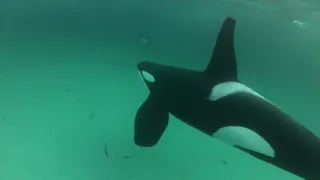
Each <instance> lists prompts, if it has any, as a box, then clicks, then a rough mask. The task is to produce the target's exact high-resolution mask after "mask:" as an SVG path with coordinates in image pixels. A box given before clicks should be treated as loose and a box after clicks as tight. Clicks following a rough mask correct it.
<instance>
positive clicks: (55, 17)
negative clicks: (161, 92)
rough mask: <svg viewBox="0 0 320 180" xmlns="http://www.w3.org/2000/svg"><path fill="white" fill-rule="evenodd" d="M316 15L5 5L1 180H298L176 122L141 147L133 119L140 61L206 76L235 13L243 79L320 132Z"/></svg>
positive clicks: (121, 5)
mask: <svg viewBox="0 0 320 180" xmlns="http://www.w3.org/2000/svg"><path fill="white" fill-rule="evenodd" d="M319 9H320V8H319V4H315V3H312V1H303V3H302V2H298V1H292V2H291V1H281V2H280V1H274V2H273V1H268V2H264V3H263V2H262V1H236V0H234V1H231V0H230V1H227V0H226V1H213V0H210V1H209V0H204V1H198V0H194V1H191V0H166V1H155V0H151V1H146V0H133V1H124V0H112V1H110V0H108V1H96V0H95V1H75V0H60V1H59V0H55V1H48V0H47V1H39V0H38V1H35V0H31V1H21V0H20V1H19V0H11V1H9V0H5V1H4V0H2V1H0V82H1V94H0V116H1V120H0V147H1V148H0V179H3V180H57V179H59V180H106V179H107V180H150V179H153V180H211V179H216V180H233V179H237V180H238V179H239V180H291V179H292V180H295V179H299V178H297V177H294V176H293V175H291V174H289V173H287V172H283V171H282V170H279V169H277V168H275V167H272V166H270V165H268V164H265V163H262V162H260V161H258V160H256V159H254V158H252V157H250V156H248V155H246V154H244V153H242V152H239V151H238V150H235V149H233V148H231V147H229V146H227V145H225V144H223V143H221V142H219V141H217V140H213V139H211V138H209V137H206V136H205V135H203V134H201V133H200V132H198V131H196V130H194V129H191V128H190V127H188V126H186V125H184V124H182V123H180V122H178V121H176V120H172V121H170V126H169V128H168V130H167V131H166V133H165V135H164V137H163V138H162V140H161V143H160V144H159V145H158V146H156V147H154V148H152V149H148V148H147V149H143V148H138V147H136V146H135V145H134V144H133V117H134V115H135V111H136V109H137V107H138V106H139V105H140V104H141V102H142V101H143V100H144V98H145V97H146V95H147V90H146V89H145V88H144V86H143V84H142V83H141V82H139V81H140V79H139V77H138V75H137V70H136V63H137V62H139V61H141V60H145V59H148V60H152V61H155V62H160V63H166V64H171V65H179V66H183V67H187V68H192V69H203V68H204V67H205V66H206V64H207V63H208V59H209V58H210V55H211V50H212V47H213V44H214V41H215V38H216V36H217V33H218V31H219V28H220V25H221V23H222V21H223V20H224V18H225V17H227V16H232V17H234V18H236V19H237V20H238V24H237V27H236V51H237V56H238V61H239V73H240V78H241V80H242V81H243V82H245V83H246V84H248V85H249V86H250V87H252V88H253V89H254V90H256V91H257V92H259V93H260V94H262V95H264V96H265V97H267V98H268V99H270V100H271V101H273V102H274V103H276V104H278V105H279V106H280V107H281V108H283V109H284V110H285V111H286V112H288V113H290V114H292V115H293V116H294V117H296V118H297V120H298V121H299V122H301V123H302V124H304V125H306V126H307V127H308V128H310V129H311V130H312V131H314V132H315V133H316V134H317V135H320V118H319V116H320V113H319V108H318V107H320V106H319V101H320V96H319V95H317V93H318V92H320V80H319V77H320V61H319V60H320V53H319V47H320V36H319V33H318V32H320V18H319V17H320V13H319ZM294 20H297V21H301V22H304V23H305V24H304V25H303V26H299V25H298V24H295V23H293V21H294ZM143 39H147V40H148V42H147V43H143ZM105 146H106V147H107V151H108V155H109V157H106V155H105ZM123 156H130V158H122V157H123ZM224 162H227V164H226V163H224Z"/></svg>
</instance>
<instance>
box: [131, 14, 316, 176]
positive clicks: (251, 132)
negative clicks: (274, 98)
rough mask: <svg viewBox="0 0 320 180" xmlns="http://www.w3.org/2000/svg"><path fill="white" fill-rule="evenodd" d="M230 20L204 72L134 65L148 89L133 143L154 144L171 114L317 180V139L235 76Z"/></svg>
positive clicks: (139, 144)
mask: <svg viewBox="0 0 320 180" xmlns="http://www.w3.org/2000/svg"><path fill="white" fill-rule="evenodd" d="M235 25H236V20H234V19H233V18H230V17H228V18H227V19H226V20H225V21H224V23H223V25H222V27H221V29H220V32H219V35H218V37H217V39H216V44H215V47H214V50H213V54H212V57H211V61H210V63H209V65H208V66H207V68H206V69H205V70H204V71H194V70H189V69H184V68H179V67H172V66H167V65H162V64H156V63H153V62H148V61H143V62H141V63H139V64H138V70H139V74H140V75H141V77H142V79H143V81H144V83H145V84H146V85H147V87H148V89H149V91H150V94H149V96H148V98H147V99H146V100H145V101H144V102H143V104H142V105H141V106H140V108H139V109H138V111H137V114H136V117H135V125H134V126H135V127H134V141H135V144H136V145H138V146H141V147H151V146H154V145H156V144H157V143H158V141H159V140H160V138H161V136H162V134H163V132H164V131H165V129H166V127H167V125H168V121H169V113H171V114H172V115H173V116H175V117H176V118H177V119H179V120H181V121H183V122H185V123H186V124H188V125H190V126H192V127H194V128H196V129H198V130H200V131H202V132H204V133H205V134H207V135H209V136H212V137H215V138H218V139H220V140H222V141H224V142H226V143H228V144H230V145H232V146H234V147H236V148H238V149H240V150H242V151H244V152H246V153H249V154H250V155H252V156H254V157H256V158H258V159H260V160H263V161H265V162H267V163H270V164H273V165H275V166H277V167H279V168H281V169H283V170H286V171H288V172H291V173H293V174H295V175H297V176H300V177H302V178H305V179H308V180H320V139H319V138H318V137H317V136H316V135H315V134H313V133H312V132H310V131H309V130H308V129H306V128H305V127H304V126H303V125H301V124H299V123H298V122H297V121H295V120H294V119H293V117H291V116H290V115H288V114H287V113H285V112H283V111H282V110H281V109H280V108H279V107H277V106H276V105H275V104H274V103H272V102H270V101H269V100H268V99H266V98H265V97H263V96H262V95H260V94H258V93H257V92H255V91H254V90H252V89H250V88H249V87H248V86H246V85H245V84H243V83H241V82H240V81H239V79H238V73H237V62H236V55H235V49H234V31H235Z"/></svg>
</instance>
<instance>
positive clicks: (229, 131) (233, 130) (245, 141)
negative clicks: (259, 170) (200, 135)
mask: <svg viewBox="0 0 320 180" xmlns="http://www.w3.org/2000/svg"><path fill="white" fill-rule="evenodd" d="M212 137H215V138H217V139H219V140H221V141H223V142H225V143H228V144H230V145H232V146H240V147H242V148H245V149H249V150H252V151H255V152H258V153H261V154H264V155H267V156H270V157H274V155H275V152H274V150H273V148H272V147H271V146H270V145H269V143H268V142H267V141H266V140H264V139H263V138H262V137H261V136H260V135H259V134H257V133H256V132H254V131H252V130H250V129H247V128H244V127H239V126H227V127H224V128H221V129H219V130H218V131H217V132H216V133H214V134H213V135H212Z"/></svg>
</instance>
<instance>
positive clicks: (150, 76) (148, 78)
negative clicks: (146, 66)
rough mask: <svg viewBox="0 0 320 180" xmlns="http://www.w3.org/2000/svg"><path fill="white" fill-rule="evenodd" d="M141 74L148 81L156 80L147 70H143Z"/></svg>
mask: <svg viewBox="0 0 320 180" xmlns="http://www.w3.org/2000/svg"><path fill="white" fill-rule="evenodd" d="M141 75H142V77H143V79H144V80H146V81H148V82H151V83H153V82H155V81H156V80H155V78H154V77H153V76H152V74H150V73H148V72H146V71H141Z"/></svg>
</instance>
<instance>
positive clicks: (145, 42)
mask: <svg viewBox="0 0 320 180" xmlns="http://www.w3.org/2000/svg"><path fill="white" fill-rule="evenodd" d="M148 42H149V40H148V39H147V38H146V37H143V38H141V39H140V43H141V44H142V45H146V44H148Z"/></svg>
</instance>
